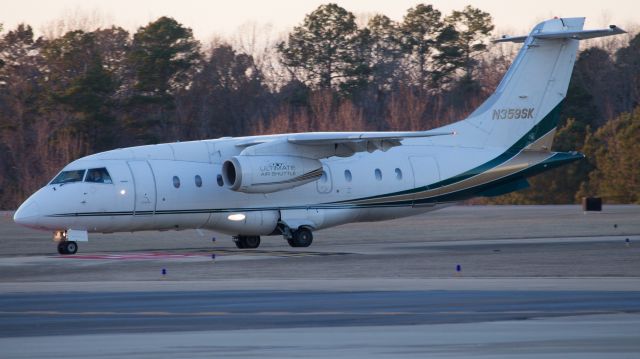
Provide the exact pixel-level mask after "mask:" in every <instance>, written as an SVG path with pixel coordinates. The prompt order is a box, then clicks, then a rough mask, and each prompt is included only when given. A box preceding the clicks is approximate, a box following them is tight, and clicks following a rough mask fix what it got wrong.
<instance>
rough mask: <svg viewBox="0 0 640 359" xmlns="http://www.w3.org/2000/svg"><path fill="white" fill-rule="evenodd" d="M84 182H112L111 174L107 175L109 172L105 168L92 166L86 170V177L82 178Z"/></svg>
mask: <svg viewBox="0 0 640 359" xmlns="http://www.w3.org/2000/svg"><path fill="white" fill-rule="evenodd" d="M84 181H85V182H92V183H105V184H112V183H113V182H112V181H111V176H109V172H107V169H106V168H104V167H102V168H92V169H90V170H89V171H88V172H87V177H86V178H85V179H84Z"/></svg>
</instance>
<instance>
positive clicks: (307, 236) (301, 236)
mask: <svg viewBox="0 0 640 359" xmlns="http://www.w3.org/2000/svg"><path fill="white" fill-rule="evenodd" d="M287 241H288V242H289V245H290V246H291V247H309V246H310V245H311V243H312V242H313V233H311V230H309V229H308V228H299V229H298V230H297V231H295V232H293V237H292V238H291V239H288V240H287Z"/></svg>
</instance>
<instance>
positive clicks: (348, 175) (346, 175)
mask: <svg viewBox="0 0 640 359" xmlns="http://www.w3.org/2000/svg"><path fill="white" fill-rule="evenodd" d="M344 179H345V180H346V181H347V182H351V180H352V179H353V176H352V175H351V171H349V170H344Z"/></svg>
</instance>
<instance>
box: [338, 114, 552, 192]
mask: <svg viewBox="0 0 640 359" xmlns="http://www.w3.org/2000/svg"><path fill="white" fill-rule="evenodd" d="M562 103H563V101H560V103H559V104H558V105H556V107H554V108H553V110H551V111H550V112H549V113H548V114H547V115H546V116H545V117H544V118H543V119H542V120H541V121H540V122H539V123H538V124H537V125H535V126H533V128H532V129H531V130H530V131H529V132H527V133H526V134H525V135H524V136H522V137H521V138H520V139H519V140H518V141H516V143H514V144H513V145H512V146H511V147H509V148H508V149H507V150H506V151H505V152H503V153H502V154H501V155H499V156H498V157H496V158H494V159H492V160H490V161H488V162H485V163H483V164H481V165H480V166H477V167H474V168H472V169H470V170H468V171H465V172H463V173H460V174H458V175H455V176H453V177H450V178H447V179H444V180H442V181H439V182H436V183H433V184H431V185H428V186H422V187H416V188H412V189H409V190H404V191H399V192H393V193H387V194H382V195H375V196H370V197H363V198H358V199H351V200H346V201H340V202H337V203H351V202H357V201H364V200H370V199H379V198H384V197H393V196H401V195H406V194H413V193H417V192H422V191H426V190H431V189H436V188H440V187H444V186H448V185H451V184H454V183H457V182H460V181H464V180H466V179H469V178H471V177H475V176H477V175H479V174H481V173H484V172H486V171H488V170H490V169H492V168H495V167H497V166H499V165H501V164H503V163H505V162H507V161H508V160H509V159H511V158H513V157H514V156H516V155H517V154H518V153H520V152H521V151H522V150H523V149H524V148H525V147H527V146H528V145H530V144H531V143H533V142H535V141H537V140H538V139H540V138H541V137H542V136H544V135H546V134H547V133H549V131H551V130H553V129H554V128H555V127H557V126H558V120H559V119H560V109H561V106H562Z"/></svg>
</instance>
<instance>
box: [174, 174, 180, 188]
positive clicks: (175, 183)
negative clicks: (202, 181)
mask: <svg viewBox="0 0 640 359" xmlns="http://www.w3.org/2000/svg"><path fill="white" fill-rule="evenodd" d="M173 187H175V188H180V178H178V176H173Z"/></svg>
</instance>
